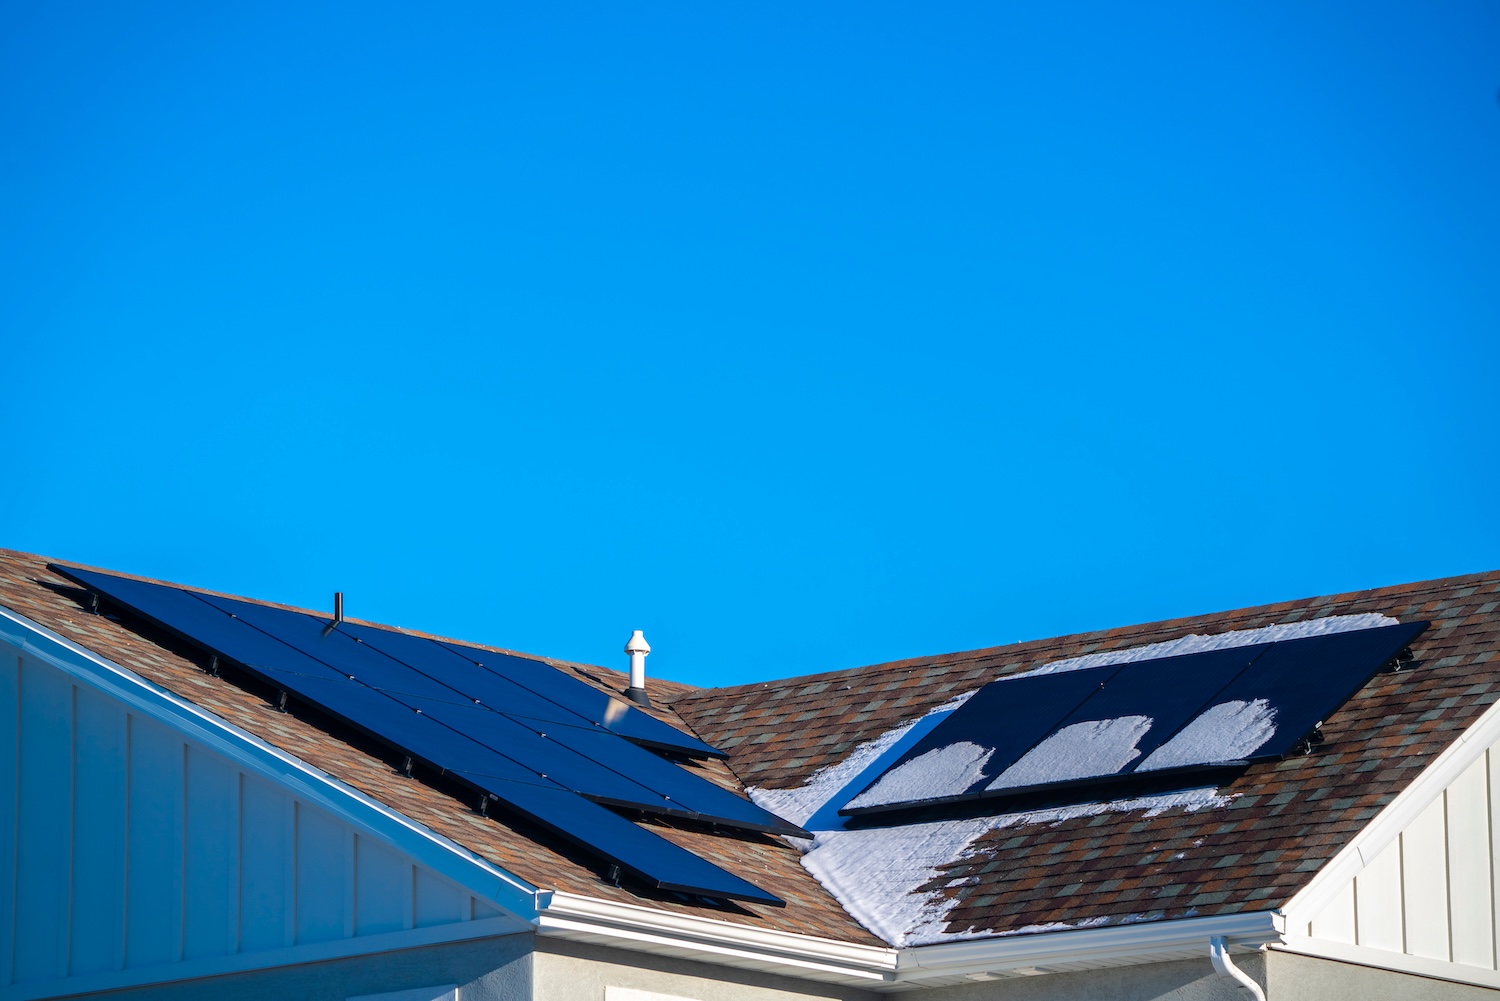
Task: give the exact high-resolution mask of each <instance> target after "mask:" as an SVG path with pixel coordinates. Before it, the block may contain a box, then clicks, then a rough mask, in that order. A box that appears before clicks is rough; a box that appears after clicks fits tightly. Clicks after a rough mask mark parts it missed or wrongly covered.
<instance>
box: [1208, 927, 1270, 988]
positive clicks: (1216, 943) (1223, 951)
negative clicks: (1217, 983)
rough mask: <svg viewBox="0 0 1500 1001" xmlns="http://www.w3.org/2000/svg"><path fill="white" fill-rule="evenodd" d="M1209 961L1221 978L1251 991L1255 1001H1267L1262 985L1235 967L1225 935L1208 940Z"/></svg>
mask: <svg viewBox="0 0 1500 1001" xmlns="http://www.w3.org/2000/svg"><path fill="white" fill-rule="evenodd" d="M1208 959H1209V962H1211V963H1213V964H1214V971H1215V972H1217V973H1218V974H1219V976H1220V977H1222V978H1224V979H1225V980H1227V981H1229V982H1230V983H1231V984H1234V986H1236V987H1238V988H1240V989H1241V990H1244V991H1249V992H1250V996H1251V997H1253V998H1255V1001H1266V992H1265V991H1263V990H1261V989H1260V984H1257V983H1256V982H1255V981H1254V980H1251V979H1250V977H1249V975H1248V974H1246V973H1245V971H1244V970H1242V969H1240V968H1239V967H1238V966H1235V965H1234V960H1233V959H1231V958H1230V956H1229V944H1228V943H1227V942H1225V941H1224V936H1223V935H1215V936H1214V937H1213V938H1211V939H1209V940H1208Z"/></svg>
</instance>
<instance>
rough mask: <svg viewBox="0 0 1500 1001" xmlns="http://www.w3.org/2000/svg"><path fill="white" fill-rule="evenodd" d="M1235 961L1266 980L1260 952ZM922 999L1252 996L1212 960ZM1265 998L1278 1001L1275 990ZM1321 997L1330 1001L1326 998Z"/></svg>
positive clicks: (1237, 999)
mask: <svg viewBox="0 0 1500 1001" xmlns="http://www.w3.org/2000/svg"><path fill="white" fill-rule="evenodd" d="M1234 958H1235V963H1236V965H1238V966H1239V967H1240V969H1242V970H1244V971H1245V972H1246V973H1247V974H1249V975H1250V976H1251V977H1253V978H1254V979H1256V980H1257V981H1259V982H1262V983H1264V979H1263V977H1264V974H1263V972H1262V967H1263V965H1264V959H1263V957H1262V956H1235V957H1234ZM920 996H921V999H922V1001H1096V999H1100V998H1108V999H1109V1001H1248V999H1249V997H1250V995H1249V994H1247V993H1245V992H1244V991H1242V990H1240V989H1239V988H1238V987H1236V986H1235V985H1233V984H1231V983H1229V982H1228V981H1226V980H1224V979H1223V978H1222V977H1220V976H1219V975H1218V974H1217V973H1215V972H1214V968H1213V965H1212V964H1211V963H1210V962H1209V959H1208V942H1207V940H1205V941H1204V943H1203V959H1202V960H1201V961H1199V960H1186V961H1177V962H1169V963H1146V964H1142V965H1139V966H1115V967H1108V968H1105V969H1101V970H1086V971H1083V972H1079V973H1050V974H1045V975H1042V976H1033V977H1008V978H1006V979H1004V980H991V981H984V982H979V983H974V984H965V985H963V986H957V987H940V988H936V989H934V990H931V991H924V992H923V993H922V994H921V995H920ZM1267 1001H1280V999H1279V998H1276V997H1275V995H1271V996H1269V997H1268V998H1267ZM1323 1001H1332V999H1331V998H1324V999H1323Z"/></svg>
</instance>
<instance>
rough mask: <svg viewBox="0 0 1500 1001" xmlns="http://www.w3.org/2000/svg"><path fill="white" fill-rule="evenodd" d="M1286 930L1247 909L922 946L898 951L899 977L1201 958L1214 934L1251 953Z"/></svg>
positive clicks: (1271, 917)
mask: <svg viewBox="0 0 1500 1001" xmlns="http://www.w3.org/2000/svg"><path fill="white" fill-rule="evenodd" d="M1285 928H1286V922H1285V920H1284V919H1283V918H1282V916H1281V915H1280V914H1279V913H1277V912H1275V911H1251V912H1249V913H1245V914H1221V915H1215V916H1213V917H1206V918H1176V919H1173V920H1168V921H1143V922H1141V923H1139V924H1130V925H1116V926H1114V927H1110V928H1082V929H1074V930H1068V931H1054V932H1038V933H1036V934H1033V935H1007V936H999V937H995V938H981V939H973V940H971V941H968V942H953V943H950V944H945V945H923V946H917V947H915V948H910V949H903V950H901V958H900V961H899V968H900V973H899V975H898V979H901V980H930V979H933V978H936V977H952V976H963V975H966V974H969V973H989V972H994V971H1001V970H1010V969H1016V968H1018V967H1033V966H1052V965H1056V964H1060V963H1101V964H1105V965H1113V964H1114V962H1115V961H1121V960H1129V961H1131V962H1134V963H1138V962H1141V960H1142V959H1143V958H1144V957H1147V956H1152V955H1166V954H1176V953H1192V954H1194V955H1202V953H1203V950H1204V949H1205V948H1206V947H1207V946H1208V942H1209V939H1211V938H1213V937H1214V936H1222V937H1223V938H1224V939H1226V940H1227V941H1228V943H1229V945H1230V946H1231V947H1234V948H1238V949H1245V950H1254V949H1259V948H1260V947H1261V946H1263V945H1266V944H1268V943H1273V942H1280V941H1281V940H1282V938H1283V935H1284V931H1285Z"/></svg>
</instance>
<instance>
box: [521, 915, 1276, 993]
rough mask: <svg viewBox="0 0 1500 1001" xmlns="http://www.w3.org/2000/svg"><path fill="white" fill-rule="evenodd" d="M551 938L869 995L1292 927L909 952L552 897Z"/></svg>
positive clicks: (1220, 924) (1224, 919)
mask: <svg viewBox="0 0 1500 1001" xmlns="http://www.w3.org/2000/svg"><path fill="white" fill-rule="evenodd" d="M535 924H536V927H537V931H538V933H539V934H540V935H542V936H544V937H554V938H564V939H570V940H573V941H581V942H590V943H594V944H599V945H610V946H614V947H616V948H621V949H631V950H635V951H641V952H653V953H658V954H665V955H673V956H678V957H683V958H695V959H699V960H700V961H702V962H708V963H719V964H723V965H730V966H742V967H750V968H754V969H762V970H770V971H774V972H780V973H782V974H784V975H787V976H794V977H803V978H808V979H815V980H831V981H835V982H840V983H848V984H857V985H861V986H864V987H866V988H867V989H873V990H882V989H891V988H894V987H897V986H898V985H906V986H909V987H920V986H923V985H924V982H928V981H937V980H940V979H942V978H949V977H973V978H974V979H990V978H989V977H987V976H985V975H986V974H996V975H1001V976H1003V975H1005V974H1006V973H1007V972H1008V971H1013V970H1024V971H1026V973H1027V974H1037V973H1049V972H1063V970H1061V969H1056V970H1054V969H1049V968H1050V967H1073V966H1074V965H1075V964H1077V965H1078V968H1083V967H1084V966H1111V965H1125V964H1127V963H1139V962H1141V961H1142V959H1143V958H1145V957H1148V956H1157V957H1160V958H1161V959H1164V960H1165V959H1176V958H1184V959H1186V958H1201V957H1202V955H1203V950H1204V948H1205V947H1206V946H1208V945H1209V943H1210V942H1211V940H1215V939H1217V940H1220V941H1222V942H1224V943H1225V946H1226V948H1227V947H1229V946H1234V947H1238V948H1242V949H1252V950H1253V949H1259V948H1260V947H1261V946H1263V945H1266V944H1267V943H1271V942H1277V943H1279V942H1281V941H1282V938H1283V934H1282V932H1283V927H1284V922H1283V921H1282V918H1281V915H1280V914H1278V913H1276V912H1273V911H1254V912H1251V913H1248V914H1227V915H1219V916H1215V917H1207V918H1179V919H1176V920H1172V921H1154V922H1141V923H1138V924H1130V925H1119V926H1116V927H1112V928H1086V929H1077V930H1069V931H1056V932H1039V933H1036V934H1030V935H1010V936H994V937H991V938H983V939H974V940H970V941H967V942H953V943H945V944H941V945H924V946H914V947H908V948H904V949H891V948H883V947H880V946H869V945H855V944H852V943H848V942H838V941H834V940H832V939H825V938H816V937H814V936H811V935H799V934H796V933H794V932H782V931H771V930H767V929H763V928H755V927H752V926H749V925H742V924H736V923H734V922H730V921H723V920H719V919H714V918H702V917H696V916H692V915H685V914H674V913H669V912H664V911H659V910H655V909H654V908H649V907H640V906H637V905H634V904H623V903H616V902H614V901H608V900H599V899H597V898H593V897H583V896H577V895H575V894H571V893H554V894H551V895H550V898H548V897H547V896H546V895H543V902H542V908H541V912H540V913H539V914H538V916H537V918H536V921H535Z"/></svg>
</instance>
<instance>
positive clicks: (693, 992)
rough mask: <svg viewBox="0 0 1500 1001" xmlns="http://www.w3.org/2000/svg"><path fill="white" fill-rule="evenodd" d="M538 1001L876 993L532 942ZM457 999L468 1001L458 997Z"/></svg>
mask: <svg viewBox="0 0 1500 1001" xmlns="http://www.w3.org/2000/svg"><path fill="white" fill-rule="evenodd" d="M533 962H534V964H535V978H536V979H535V981H534V982H535V984H536V998H537V1001H604V989H605V988H606V987H628V988H632V989H634V990H639V991H652V992H654V993H658V994H666V995H670V996H672V997H680V998H688V999H691V1001H807V999H810V998H819V999H830V1001H875V999H877V998H878V997H879V995H876V994H872V993H870V992H868V991H861V990H858V989H854V988H848V987H839V986H837V985H835V984H822V983H818V982H816V981H811V980H798V979H794V978H792V977H778V976H774V975H771V974H767V973H756V972H754V971H752V970H737V969H734V968H733V967H727V966H712V965H709V964H706V963H693V962H688V961H687V960H679V959H669V958H667V957H664V956H652V955H649V954H646V953H640V952H627V951H624V950H617V949H605V948H601V947H599V946H592V945H582V944H579V943H575V942H565V941H562V940H560V939H547V938H542V939H538V940H537V951H536V955H535V957H534V960H533ZM461 1001H469V999H468V998H461Z"/></svg>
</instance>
